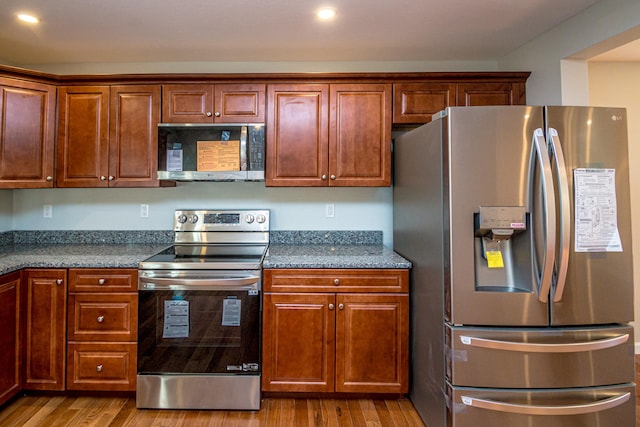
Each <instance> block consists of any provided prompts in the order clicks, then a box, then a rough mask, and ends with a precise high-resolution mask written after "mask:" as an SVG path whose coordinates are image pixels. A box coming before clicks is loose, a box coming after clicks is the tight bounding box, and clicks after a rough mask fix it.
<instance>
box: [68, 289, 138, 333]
mask: <svg viewBox="0 0 640 427" xmlns="http://www.w3.org/2000/svg"><path fill="white" fill-rule="evenodd" d="M137 300H138V295H137V294H116V293H103V294H98V293H82V294H70V295H69V312H68V319H67V320H68V334H67V335H68V339H69V341H136V340H137V339H138V332H137V325H138V303H137Z"/></svg>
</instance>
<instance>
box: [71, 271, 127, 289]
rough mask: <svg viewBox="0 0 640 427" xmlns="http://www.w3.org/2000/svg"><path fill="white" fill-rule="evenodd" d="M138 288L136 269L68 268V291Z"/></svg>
mask: <svg viewBox="0 0 640 427" xmlns="http://www.w3.org/2000/svg"><path fill="white" fill-rule="evenodd" d="M137 290H138V270H136V269H121V268H113V269H104V268H99V269H89V268H82V269H77V268H72V269H69V292H104V291H113V292H135V291H137Z"/></svg>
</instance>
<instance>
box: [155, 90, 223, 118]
mask: <svg viewBox="0 0 640 427" xmlns="http://www.w3.org/2000/svg"><path fill="white" fill-rule="evenodd" d="M162 122H163V123H213V85H209V84H177V85H162Z"/></svg>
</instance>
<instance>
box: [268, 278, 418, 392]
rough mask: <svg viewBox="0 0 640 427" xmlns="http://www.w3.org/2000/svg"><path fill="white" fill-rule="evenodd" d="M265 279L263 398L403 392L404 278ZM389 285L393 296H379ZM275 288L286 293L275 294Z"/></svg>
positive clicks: (406, 299)
mask: <svg viewBox="0 0 640 427" xmlns="http://www.w3.org/2000/svg"><path fill="white" fill-rule="evenodd" d="M376 271H377V272H379V273H380V274H379V275H380V277H381V278H382V280H380V277H378V275H377V274H376ZM296 274H298V275H299V276H298V277H299V281H298V292H292V291H291V290H292V289H295V287H296ZM359 276H360V277H359ZM264 277H265V294H264V303H263V357H262V366H263V370H262V390H263V391H266V392H317V393H327V392H337V393H343V392H346V393H393V394H403V393H407V392H408V372H409V295H408V271H407V270H342V271H341V270H326V271H323V270H265V271H264ZM394 279H395V280H394ZM369 282H370V283H371V285H370V286H369V287H367V283H369ZM395 283H397V284H398V285H399V288H398V289H399V291H398V292H396V293H390V292H389V293H388V292H380V288H381V286H382V288H383V289H387V288H393V287H394V286H395V285H394V284H395ZM341 286H343V288H342V289H341ZM279 287H280V288H284V289H287V291H284V292H273V290H274V288H275V289H278V288H279ZM309 289H312V290H313V292H309ZM323 291H328V292H323Z"/></svg>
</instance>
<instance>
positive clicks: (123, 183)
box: [56, 85, 160, 187]
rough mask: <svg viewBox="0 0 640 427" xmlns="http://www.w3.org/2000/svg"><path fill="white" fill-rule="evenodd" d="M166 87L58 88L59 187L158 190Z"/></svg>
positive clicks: (57, 183)
mask: <svg viewBox="0 0 640 427" xmlns="http://www.w3.org/2000/svg"><path fill="white" fill-rule="evenodd" d="M159 121H160V85H122V86H62V87H60V88H59V89H58V164H57V182H56V185H57V187H157V186H159V182H158V179H157V169H158V165H157V158H158V129H157V125H158V123H159Z"/></svg>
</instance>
